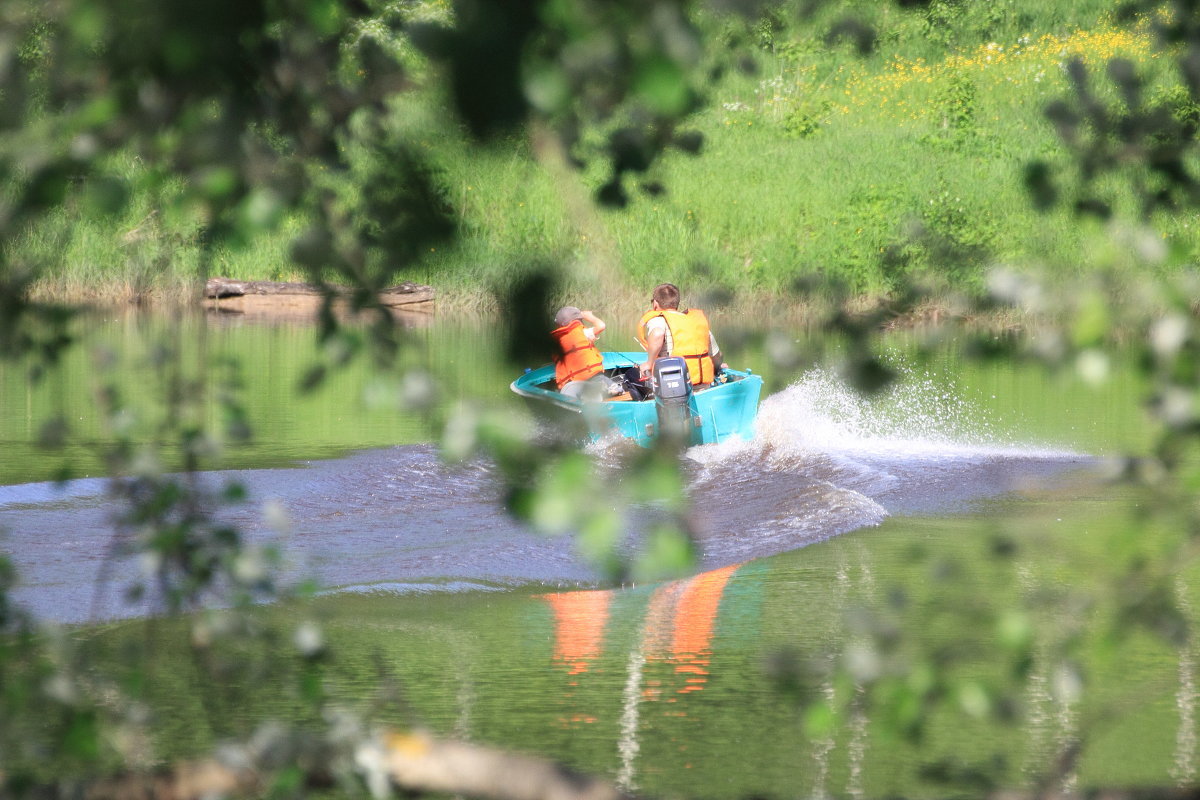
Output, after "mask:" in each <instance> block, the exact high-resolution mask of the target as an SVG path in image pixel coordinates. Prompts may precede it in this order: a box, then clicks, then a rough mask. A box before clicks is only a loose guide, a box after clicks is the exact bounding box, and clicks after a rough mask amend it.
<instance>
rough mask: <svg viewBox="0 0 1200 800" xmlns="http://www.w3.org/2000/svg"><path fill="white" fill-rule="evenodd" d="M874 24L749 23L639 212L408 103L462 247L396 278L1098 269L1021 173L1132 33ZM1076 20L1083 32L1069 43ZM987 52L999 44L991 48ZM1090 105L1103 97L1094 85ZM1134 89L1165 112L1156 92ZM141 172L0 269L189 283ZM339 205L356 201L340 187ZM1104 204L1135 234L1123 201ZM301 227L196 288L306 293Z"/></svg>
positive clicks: (195, 259)
mask: <svg viewBox="0 0 1200 800" xmlns="http://www.w3.org/2000/svg"><path fill="white" fill-rule="evenodd" d="M956 9H957V11H956ZM831 13H832V12H831ZM872 13H873V14H875V15H876V17H877V18H876V19H875V20H874V22H875V24H876V27H877V29H878V30H879V31H882V32H883V33H884V34H885V35H884V36H883V38H882V39H881V40H879V41H878V42H877V49H876V51H875V53H874V54H873V55H871V56H870V57H868V58H865V59H864V58H857V57H853V56H851V55H848V54H847V53H846V47H844V46H839V45H829V44H827V43H826V42H824V41H823V40H821V39H818V38H815V37H813V36H811V35H810V36H807V37H806V36H803V35H799V34H796V33H794V32H791V31H789V29H788V27H787V26H786V25H783V24H782V23H780V24H764V25H760V26H759V27H758V28H757V29H755V30H756V34H755V35H757V36H758V37H759V39H760V41H759V42H758V45H759V46H760V47H763V48H765V49H766V51H768V52H767V55H766V56H765V57H764V59H763V65H764V68H763V70H762V71H760V72H759V74H757V75H756V76H753V77H750V76H746V75H741V74H732V75H730V76H729V77H728V78H726V79H725V80H724V81H723V82H721V83H720V84H719V85H717V86H715V87H714V88H713V91H712V97H711V100H712V102H711V103H710V104H709V106H708V108H707V110H705V111H703V112H701V113H699V114H697V115H696V116H695V117H694V118H693V119H692V120H690V124H691V126H692V127H693V128H695V129H696V130H698V131H699V132H701V133H703V134H704V137H705V146H704V152H703V154H702V155H701V157H699V158H695V157H691V156H688V155H685V154H683V153H672V154H669V155H668V156H667V157H666V158H665V159H664V160H663V161H662V162H661V163H660V164H657V165H656V166H655V167H654V168H653V170H652V172H651V174H649V175H647V176H645V178H646V180H647V181H661V183H662V184H663V185H665V186H666V187H667V189H668V191H667V192H666V193H665V194H649V193H643V192H640V191H639V190H638V185H636V184H635V183H631V184H630V186H629V187H628V188H630V189H631V196H632V197H633V201H632V203H631V204H630V206H629V208H627V209H625V210H624V211H622V212H619V213H614V212H598V211H595V210H594V209H589V208H588V207H587V204H586V203H581V202H580V200H579V198H580V197H581V196H586V195H587V193H588V192H590V191H592V190H593V189H595V188H596V183H597V182H598V180H600V179H602V176H600V177H596V176H589V175H584V176H573V177H572V178H571V179H570V180H566V181H564V179H563V174H564V172H563V171H562V170H559V169H556V168H555V167H554V166H553V159H552V158H546V157H545V155H544V154H543V155H542V157H541V158H539V157H536V156H535V152H534V150H535V148H534V147H533V146H532V145H531V144H530V143H529V142H527V141H524V140H512V141H506V142H501V143H499V144H497V145H495V146H492V147H489V148H487V149H484V150H480V149H479V148H476V147H469V146H468V145H467V144H466V143H465V142H464V141H463V140H462V138H461V137H460V136H459V135H458V134H457V132H455V131H453V130H451V129H448V128H447V127H446V126H445V124H444V123H439V122H437V120H438V119H439V116H438V115H437V114H436V113H433V110H432V107H433V104H434V103H436V102H437V100H436V99H434V96H433V95H429V96H427V97H418V98H415V99H414V98H411V97H410V98H407V99H405V100H404V101H403V102H402V103H398V104H397V120H398V121H397V125H403V126H405V127H406V128H407V129H408V130H407V132H408V133H409V134H410V138H411V135H412V134H416V137H415V138H416V139H417V140H419V141H421V144H422V146H423V147H424V148H426V152H427V153H428V154H429V155H430V156H431V157H432V158H433V160H434V162H435V164H437V165H438V167H439V168H440V171H441V172H440V174H441V180H442V183H443V187H444V191H445V197H446V199H447V200H448V202H449V203H450V204H451V205H452V206H453V207H454V208H455V210H456V212H457V213H458V215H459V216H460V218H461V234H462V235H461V236H460V239H459V241H458V242H457V243H456V244H455V245H454V246H452V247H449V248H443V249H441V250H440V251H439V250H437V249H431V251H430V252H429V253H424V254H422V256H423V257H422V259H421V260H420V262H419V263H417V264H413V265H406V266H405V267H404V268H403V269H402V270H400V273H399V274H400V275H401V277H403V278H407V279H410V280H415V281H418V282H423V283H429V284H432V285H434V286H435V287H438V288H440V289H442V290H443V291H444V292H447V293H449V295H450V296H452V297H454V298H456V299H457V300H458V301H462V300H463V299H464V298H466V297H469V296H470V295H472V293H478V292H480V291H486V290H487V289H489V288H491V287H493V286H496V285H501V284H504V283H506V282H510V281H512V280H513V279H514V276H515V275H518V274H520V272H521V271H522V270H523V269H525V268H534V267H536V266H538V265H540V264H543V263H546V262H552V263H555V264H558V265H565V266H567V267H568V269H567V271H566V275H567V280H566V283H565V285H564V287H563V292H564V294H566V295H570V296H572V297H576V298H580V302H587V298H588V297H596V296H599V295H601V294H604V293H612V292H614V291H615V292H618V293H620V294H624V293H626V292H628V293H630V294H633V295H636V296H640V293H641V292H643V291H644V288H645V287H648V286H651V285H653V284H655V283H658V282H660V281H664V280H671V281H674V282H677V283H680V284H681V285H685V286H702V287H705V288H709V289H711V288H719V289H724V290H727V291H729V292H732V293H734V294H735V295H736V294H741V295H745V296H761V295H764V294H779V293H783V292H785V291H786V290H788V289H790V288H791V287H793V286H795V285H796V284H797V283H798V282H805V283H806V284H808V283H813V282H816V283H821V282H829V281H835V282H838V283H840V284H841V285H844V286H845V287H847V288H849V289H850V290H852V291H854V292H858V293H860V294H864V295H880V294H884V293H886V292H888V291H889V290H890V289H891V288H892V287H893V286H894V285H895V284H896V283H897V282H898V281H900V280H908V279H912V278H914V277H919V276H922V275H924V274H925V273H927V272H929V271H930V270H931V268H932V267H936V272H937V275H938V276H939V279H940V280H941V281H942V282H943V283H945V284H949V285H952V286H955V287H958V288H966V289H971V288H977V287H978V286H980V285H981V282H982V281H983V278H984V275H985V273H986V271H987V269H988V268H989V267H990V266H992V265H995V264H1007V265H1013V266H1017V267H1027V266H1033V265H1039V266H1047V267H1051V268H1053V269H1054V270H1055V271H1057V272H1060V273H1073V272H1076V271H1078V270H1079V269H1081V268H1083V267H1084V266H1090V264H1087V263H1086V262H1087V260H1088V259H1093V258H1096V257H1098V256H1097V254H1096V253H1095V252H1094V251H1092V250H1089V245H1088V242H1089V241H1090V235H1091V232H1092V231H1091V230H1089V226H1088V225H1081V224H1080V221H1079V219H1077V218H1076V217H1074V216H1072V215H1070V214H1067V213H1066V212H1055V213H1048V214H1043V213H1039V212H1037V211H1035V210H1034V209H1033V207H1032V204H1031V202H1030V199H1029V197H1028V195H1027V192H1026V189H1025V187H1024V185H1023V177H1022V176H1023V169H1024V166H1025V165H1026V164H1027V163H1028V162H1030V161H1033V160H1035V159H1038V160H1042V161H1046V162H1049V163H1051V164H1058V165H1066V158H1065V153H1064V152H1063V150H1062V148H1061V145H1060V143H1059V140H1058V138H1057V136H1056V134H1055V132H1054V130H1053V129H1052V128H1051V126H1050V125H1049V123H1048V122H1047V121H1046V120H1045V118H1044V116H1043V115H1042V113H1041V110H1042V109H1043V108H1044V107H1045V105H1046V104H1047V103H1048V102H1049V101H1050V100H1051V99H1052V98H1054V97H1057V96H1061V95H1062V94H1064V93H1065V92H1066V90H1067V85H1066V80H1065V77H1064V64H1065V63H1066V61H1067V59H1069V58H1072V57H1078V58H1082V59H1084V61H1085V62H1086V63H1087V64H1088V65H1089V67H1090V68H1092V69H1094V70H1097V71H1102V69H1103V64H1104V62H1105V60H1106V59H1108V58H1111V57H1122V58H1127V59H1130V60H1132V61H1134V62H1135V63H1137V64H1138V65H1139V66H1141V67H1143V68H1149V69H1151V70H1154V69H1156V68H1157V65H1158V64H1159V62H1158V60H1157V56H1156V54H1155V53H1154V52H1153V51H1152V49H1151V46H1150V45H1151V41H1150V36H1149V33H1148V32H1147V30H1146V29H1145V27H1144V26H1139V25H1136V24H1135V25H1132V26H1128V27H1124V28H1120V27H1116V26H1114V25H1112V24H1110V23H1108V22H1105V21H1104V20H1103V19H1102V18H1101V17H1100V10H1099V8H1098V7H1097V8H1092V7H1090V6H1078V5H1077V6H1076V7H1075V9H1074V11H1073V12H1070V11H1069V10H1067V9H1065V7H1062V8H1060V7H1059V6H1058V5H1053V6H1052V7H1044V6H1037V7H1032V6H1031V7H1029V8H1026V7H1025V4H1023V3H1019V2H1017V1H1016V0H1009V2H1006V3H1002V4H997V3H941V2H938V3H933V4H931V5H930V6H928V7H927V8H926V10H925V11H924V12H922V13H920V14H914V13H912V12H905V11H901V10H898V9H896V8H892V7H891V6H881V7H880V9H877V10H875V11H872ZM956 13H957V14H958V15H959V16H958V18H954V14H956ZM1072 13H1073V14H1074V16H1072V15H1071V14H1072ZM1081 15H1084V16H1081ZM1086 15H1090V16H1086ZM1081 19H1088V20H1090V24H1088V25H1085V26H1083V27H1079V24H1080V20H1081ZM768 21H769V20H768ZM710 22H711V21H710ZM1026 25H1028V26H1029V27H1025V26H1026ZM955 26H957V27H955ZM955 32H957V33H956V35H957V36H958V38H954V36H952V35H951V34H955ZM993 35H994V36H1000V37H1003V36H1007V37H1008V38H997V39H987V38H985V37H988V36H993ZM943 39H944V41H942V40H943ZM1094 88H1095V89H1096V90H1097V91H1098V92H1099V93H1101V94H1102V95H1103V94H1104V93H1105V92H1108V91H1111V90H1110V89H1109V88H1108V87H1107V86H1106V84H1105V83H1104V81H1103V80H1098V81H1097V82H1096V86H1095V87H1094ZM1150 91H1151V92H1152V93H1153V92H1159V93H1160V94H1162V95H1163V96H1166V92H1167V88H1166V86H1165V84H1164V85H1161V86H1160V85H1152V86H1151V87H1150ZM146 172H147V168H146V166H145V165H141V164H139V163H137V162H135V161H132V160H127V161H124V162H122V163H120V164H116V165H114V173H115V174H116V175H117V177H118V178H119V179H120V180H121V181H123V182H124V183H125V184H126V185H128V186H130V187H131V188H132V202H130V203H129V204H128V206H127V207H126V208H125V209H124V210H123V211H122V212H121V214H120V215H117V216H115V217H114V216H111V215H110V216H99V215H96V214H87V213H84V210H83V209H82V208H81V207H76V208H72V209H67V210H63V211H61V212H59V214H58V215H57V216H56V217H53V218H51V219H50V220H49V222H48V224H47V225H46V226H44V227H42V228H40V229H38V230H32V231H30V232H29V234H28V236H27V237H26V238H25V239H24V240H22V241H20V242H16V243H12V244H11V245H10V253H17V254H18V255H20V256H22V257H25V258H27V259H29V260H31V261H40V262H42V263H45V264H49V265H50V268H49V269H48V270H45V271H44V272H43V275H44V277H43V279H42V283H41V284H40V289H41V290H42V291H44V292H47V293H49V294H57V293H64V292H65V293H72V294H73V293H75V292H78V291H81V290H85V289H86V290H91V291H99V290H100V288H101V287H105V286H109V287H114V286H115V287H126V288H124V289H122V291H127V292H129V293H130V294H132V295H135V296H136V295H139V294H145V293H148V292H154V291H160V292H161V291H164V290H165V291H168V292H169V291H172V290H176V289H177V288H178V287H182V286H189V285H195V284H196V282H197V281H198V279H199V278H200V277H201V275H200V261H199V242H198V232H199V229H200V222H199V221H198V220H194V219H190V218H188V216H187V214H186V210H181V209H179V208H176V207H175V201H176V199H177V198H176V197H175V196H174V195H173V192H177V191H178V189H179V187H178V186H174V185H172V184H171V183H170V182H168V183H166V184H158V188H157V189H156V190H155V191H153V192H149V191H139V189H138V187H139V186H141V185H144V184H145V180H144V177H145V173H146ZM164 187H165V188H164ZM340 190H341V191H342V192H343V193H344V195H345V196H346V198H347V202H350V203H353V198H354V186H353V176H352V175H351V176H350V178H348V179H347V180H344V181H343V182H342V185H341V186H340ZM1114 200H1115V203H1114V204H1115V206H1116V208H1117V209H1118V211H1119V212H1124V216H1125V217H1126V218H1133V217H1134V216H1135V211H1136V210H1135V209H1133V208H1132V203H1133V199H1132V197H1129V196H1124V195H1120V194H1119V193H1118V194H1117V195H1116V196H1115V197H1114ZM1198 224H1200V220H1197V219H1196V218H1194V217H1191V218H1189V217H1174V218H1171V219H1167V220H1161V221H1159V225H1158V228H1157V234H1156V235H1157V236H1159V237H1160V238H1161V240H1162V242H1163V243H1165V244H1166V245H1168V246H1174V248H1175V250H1176V251H1177V252H1176V257H1175V258H1174V259H1173V260H1172V261H1171V263H1173V264H1179V263H1194V262H1195V261H1196V260H1197V258H1198V257H1200V245H1198V244H1197V243H1196V242H1197V241H1200V239H1198V237H1196V235H1195V232H1196V231H1195V229H1196V226H1197V225H1198ZM303 225H304V220H302V219H291V220H288V221H286V222H285V224H283V225H282V226H281V227H280V228H279V229H277V230H276V231H274V232H273V233H271V234H269V235H267V236H264V237H261V238H260V240H258V241H256V242H254V244H253V246H251V247H248V248H245V249H240V250H233V249H223V250H219V251H217V252H216V253H214V254H213V258H212V261H211V263H210V264H209V271H210V273H215V274H222V275H227V276H229V277H234V278H243V279H266V280H287V279H298V278H299V277H300V276H299V274H298V273H297V271H296V270H295V269H294V268H293V267H292V266H291V264H290V260H289V256H288V243H289V241H290V238H291V236H293V235H294V234H295V233H296V232H297V231H299V230H300V229H301V228H302V227H303ZM1103 257H1106V258H1110V259H1116V260H1119V258H1118V257H1117V256H1114V255H1112V254H1108V255H1107V256H1103ZM814 279H815V280H814Z"/></svg>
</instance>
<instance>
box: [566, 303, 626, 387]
mask: <svg viewBox="0 0 1200 800" xmlns="http://www.w3.org/2000/svg"><path fill="white" fill-rule="evenodd" d="M554 324H555V325H556V326H557V327H556V328H555V329H554V330H552V331H551V332H550V335H551V336H553V337H554V339H555V341H557V342H558V346H559V353H558V354H557V355H556V356H555V358H554V380H555V382H556V383H558V390H559V391H560V392H562V393H563V394H565V395H568V396H570V397H575V398H582V397H583V396H584V395H585V394H586V393H588V391H589V387H590V388H592V389H594V392H592V393H594V394H595V395H596V397H597V399H598V398H601V397H605V396H610V395H613V394H616V393H617V392H618V391H619V389H618V388H617V384H616V383H615V382H614V381H613V380H612V379H611V378H609V377H608V376H607V375H605V374H604V356H603V355H602V354H601V353H600V351H599V350H597V349H596V339H597V338H598V337H599V336H600V334H602V333H604V320H602V319H600V318H599V317H597V316H596V315H595V314H593V313H592V312H591V311H580V310H579V309H578V308H576V307H575V306H565V307H563V308H560V309H559V310H558V313H557V314H555V315H554Z"/></svg>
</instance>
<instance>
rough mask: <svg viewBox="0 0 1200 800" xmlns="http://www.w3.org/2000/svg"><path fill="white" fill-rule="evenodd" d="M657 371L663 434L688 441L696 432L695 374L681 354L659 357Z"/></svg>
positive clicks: (656, 401) (657, 402) (656, 392)
mask: <svg viewBox="0 0 1200 800" xmlns="http://www.w3.org/2000/svg"><path fill="white" fill-rule="evenodd" d="M653 374H654V406H655V410H656V411H657V412H658V427H659V435H660V437H663V438H667V439H672V440H676V441H680V442H683V443H686V442H688V441H689V440H690V439H691V435H692V411H691V400H692V377H691V375H690V374H689V372H688V367H687V361H685V360H684V359H683V358H682V357H680V356H667V357H666V358H659V359H656V360H655V362H654V373H653Z"/></svg>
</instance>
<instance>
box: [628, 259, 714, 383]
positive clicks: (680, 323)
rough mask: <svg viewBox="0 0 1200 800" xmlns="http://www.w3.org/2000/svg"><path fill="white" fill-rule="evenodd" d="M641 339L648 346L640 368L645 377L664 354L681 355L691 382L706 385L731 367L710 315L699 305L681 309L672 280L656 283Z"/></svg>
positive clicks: (644, 319)
mask: <svg viewBox="0 0 1200 800" xmlns="http://www.w3.org/2000/svg"><path fill="white" fill-rule="evenodd" d="M637 338H638V341H639V342H641V343H642V346H643V347H645V348H646V362H645V363H644V364H642V365H641V368H640V372H641V377H642V380H643V381H644V380H645V379H646V378H647V377H648V376H649V375H651V374H652V373H653V371H654V362H655V361H656V360H658V359H659V358H662V357H664V356H682V357H683V359H684V360H685V361H686V362H687V365H688V375H689V377H690V378H691V381H692V386H693V387H694V388H696V389H705V388H707V387H708V386H710V385H711V384H712V382H713V381H714V380H716V378H717V375H718V374H719V373H720V372H721V370H724V369H726V368H727V367H728V365H726V364H724V363H723V362H722V360H721V349H720V347H718V345H717V340H716V338H715V337H714V336H713V334H712V329H711V328H710V327H709V324H708V317H707V316H705V314H704V312H703V311H701V310H700V309H698V308H690V309H688V310H687V311H680V310H679V289H678V288H677V287H676V286H675V285H674V284H672V283H660V284H659V285H658V286H656V287H654V293H653V295H652V296H651V299H650V310H649V311H647V312H646V313H645V314H644V315H642V319H641V322H639V323H638V329H637Z"/></svg>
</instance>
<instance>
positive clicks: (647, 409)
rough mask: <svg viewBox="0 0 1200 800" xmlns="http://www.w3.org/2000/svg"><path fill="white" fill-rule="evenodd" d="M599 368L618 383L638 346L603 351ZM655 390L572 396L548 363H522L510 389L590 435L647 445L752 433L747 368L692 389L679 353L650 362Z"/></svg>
mask: <svg viewBox="0 0 1200 800" xmlns="http://www.w3.org/2000/svg"><path fill="white" fill-rule="evenodd" d="M603 355H604V371H605V373H607V374H608V375H609V376H610V377H612V378H614V380H616V381H617V382H618V383H620V382H621V377H622V375H623V373H624V371H625V370H626V369H628V368H629V367H631V366H635V365H637V364H641V363H642V362H643V361H644V360H645V358H646V354H645V353H641V352H631V353H618V352H606V353H604V354H603ZM654 371H655V391H654V394H653V395H652V396H651V397H649V398H647V399H645V400H634V399H632V398H631V397H630V396H629V395H628V394H623V395H619V396H617V397H613V398H606V399H603V400H600V399H597V400H587V401H585V400H578V399H576V398H574V397H570V396H568V395H564V394H562V393H561V392H559V391H558V387H557V385H556V384H555V382H554V365H553V364H547V365H546V366H543V367H538V368H537V369H528V370H526V371H525V374H524V375H522V376H521V377H519V378H517V379H516V380H515V381H513V382H512V390H513V391H514V392H516V393H517V394H519V395H521V396H522V397H525V398H527V399H528V400H529V401H530V404H531V406H533V407H534V409H535V410H537V411H539V412H548V413H549V414H550V415H552V416H557V417H558V418H559V419H560V420H562V419H564V418H565V419H566V421H567V423H568V424H573V425H574V426H576V427H581V428H582V429H583V431H584V432H585V433H586V435H588V436H590V437H591V438H592V439H594V440H595V439H600V438H603V437H606V436H610V435H612V434H614V433H615V434H616V435H619V436H622V437H625V438H627V439H632V440H634V441H635V442H637V443H638V444H639V445H641V446H643V447H649V446H650V445H651V444H653V443H654V442H655V441H658V440H659V439H670V440H671V441H674V442H677V443H679V444H682V445H685V446H689V445H696V444H715V443H719V442H724V441H726V440H729V439H734V438H740V439H750V438H752V437H753V436H754V420H755V417H756V416H757V415H758V400H759V395H760V394H761V393H762V378H760V377H759V376H758V375H755V374H753V373H752V372H750V371H749V370H746V371H742V370H736V369H727V370H725V372H724V373H723V375H722V380H721V382H719V383H714V384H712V385H711V386H708V387H705V388H703V389H698V390H693V388H692V385H691V382H690V380H689V379H688V372H687V365H686V363H685V362H684V360H683V359H682V358H678V357H668V358H660V359H658V360H657V361H656V362H655V370H654Z"/></svg>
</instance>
